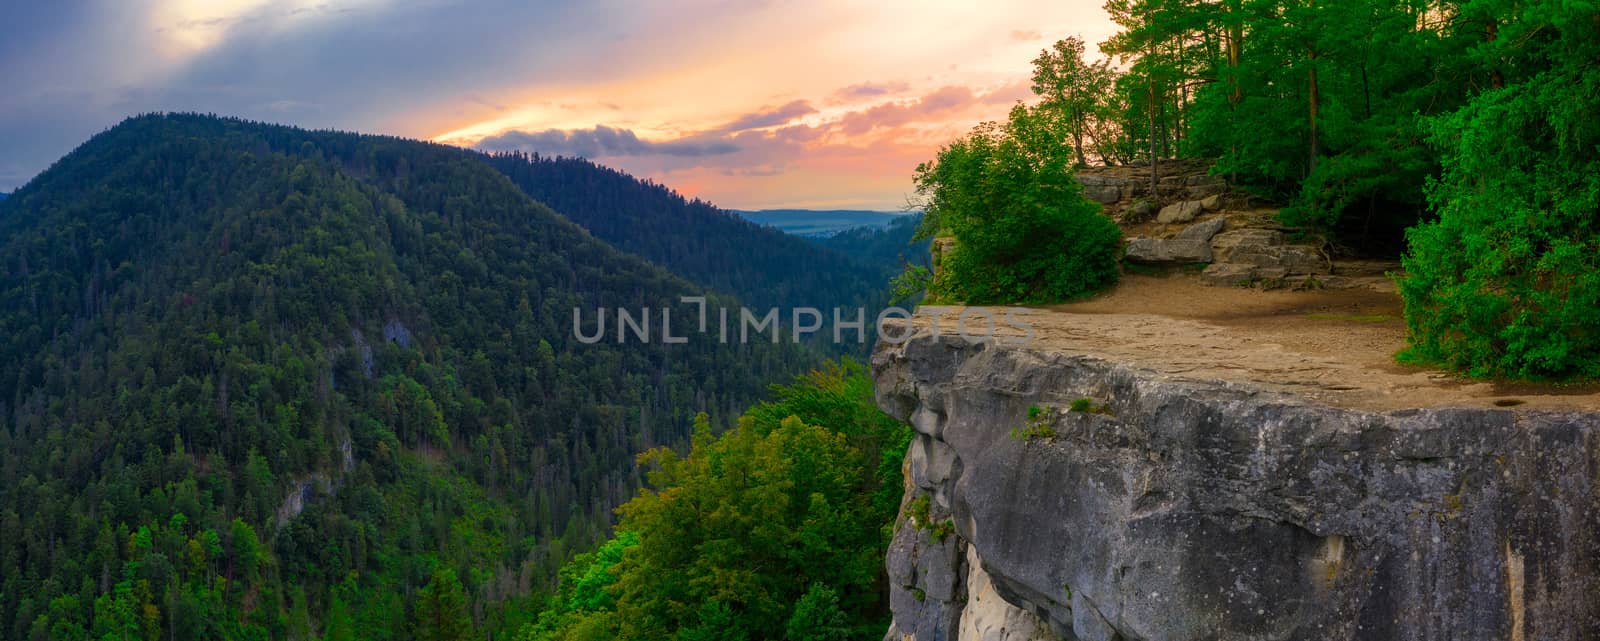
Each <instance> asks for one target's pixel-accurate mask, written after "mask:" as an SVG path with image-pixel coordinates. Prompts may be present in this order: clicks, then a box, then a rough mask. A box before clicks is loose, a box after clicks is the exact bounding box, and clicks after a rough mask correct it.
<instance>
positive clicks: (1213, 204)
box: [1200, 194, 1222, 211]
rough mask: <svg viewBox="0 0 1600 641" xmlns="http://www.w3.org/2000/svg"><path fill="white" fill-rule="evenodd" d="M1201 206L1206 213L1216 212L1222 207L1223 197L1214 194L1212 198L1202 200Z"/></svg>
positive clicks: (1207, 197)
mask: <svg viewBox="0 0 1600 641" xmlns="http://www.w3.org/2000/svg"><path fill="white" fill-rule="evenodd" d="M1200 206H1201V207H1202V208H1204V209H1205V210H1206V211H1216V210H1217V209H1218V208H1220V207H1221V206H1222V196H1221V195H1219V194H1212V195H1210V196H1206V197H1205V198H1201V199H1200Z"/></svg>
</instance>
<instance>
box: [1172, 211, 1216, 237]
mask: <svg viewBox="0 0 1600 641" xmlns="http://www.w3.org/2000/svg"><path fill="white" fill-rule="evenodd" d="M1227 225H1228V217H1226V216H1218V217H1216V218H1212V219H1211V220H1208V221H1205V222H1199V223H1195V224H1193V225H1190V226H1188V227H1184V228H1183V231H1180V232H1178V235H1177V236H1173V238H1176V239H1180V240H1199V241H1205V242H1207V243H1209V242H1210V241H1211V237H1212V236H1216V235H1217V232H1220V231H1222V228H1223V227H1226V226H1227Z"/></svg>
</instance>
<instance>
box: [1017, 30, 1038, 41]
mask: <svg viewBox="0 0 1600 641" xmlns="http://www.w3.org/2000/svg"><path fill="white" fill-rule="evenodd" d="M1043 37H1044V34H1042V33H1039V31H1038V30H1037V29H1013V30H1011V39H1012V40H1016V41H1017V42H1033V41H1035V40H1038V39H1040V38H1043Z"/></svg>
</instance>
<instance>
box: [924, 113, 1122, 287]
mask: <svg viewBox="0 0 1600 641" xmlns="http://www.w3.org/2000/svg"><path fill="white" fill-rule="evenodd" d="M1065 138H1066V135H1065V133H1064V132H1063V129H1062V123H1061V122H1060V121H1058V120H1057V119H1054V118H1052V117H1051V115H1050V113H1049V112H1046V111H1039V110H1030V109H1028V108H1026V107H1023V106H1021V105H1018V106H1016V107H1015V108H1013V109H1012V110H1011V118H1010V120H1009V121H1007V122H1006V123H1003V124H1001V123H994V122H988V123H984V124H982V125H979V126H978V127H977V128H976V129H974V130H973V131H972V133H970V134H968V135H967V137H966V138H963V139H961V140H958V141H955V142H952V143H950V144H948V145H946V146H945V147H944V148H942V149H940V150H939V156H938V158H937V159H935V160H934V161H932V162H928V163H923V164H922V165H919V166H918V167H917V177H916V184H917V193H918V194H919V195H921V197H922V198H923V199H924V200H925V202H924V208H925V210H926V212H927V213H926V214H925V215H924V217H923V222H922V225H923V227H922V233H923V235H925V236H927V235H936V234H941V233H948V234H949V235H951V236H954V237H955V239H956V242H957V244H956V246H955V247H954V248H953V249H951V250H949V251H948V252H946V253H945V255H944V256H943V257H942V258H941V260H940V264H939V273H938V275H937V276H936V277H935V278H934V280H933V284H932V287H931V289H930V291H929V293H930V294H931V295H933V296H934V297H935V298H937V299H939V300H942V301H953V302H965V303H968V304H974V305H981V304H995V303H1044V302H1054V301H1062V300H1068V299H1071V298H1076V297H1079V296H1083V295H1085V294H1089V293H1092V292H1094V291H1096V290H1099V289H1101V288H1103V287H1106V286H1108V285H1110V284H1112V283H1113V282H1115V281H1116V277H1117V258H1118V252H1119V251H1120V249H1121V232H1120V231H1119V230H1118V229H1117V226H1116V224H1115V223H1113V222H1111V220H1110V219H1109V218H1107V217H1106V216H1105V215H1104V214H1103V213H1102V212H1101V210H1100V205H1098V204H1096V203H1094V202H1092V201H1089V200H1088V199H1086V198H1084V196H1083V187H1082V186H1081V185H1079V184H1078V182H1077V181H1076V180H1074V179H1073V176H1072V166H1073V163H1074V158H1073V149H1072V147H1071V146H1070V145H1064V144H1062V140H1064V139H1065Z"/></svg>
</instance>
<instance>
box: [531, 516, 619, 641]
mask: <svg viewBox="0 0 1600 641" xmlns="http://www.w3.org/2000/svg"><path fill="white" fill-rule="evenodd" d="M638 544H639V535H638V534H636V533H634V532H619V533H617V536H616V537H614V538H612V539H611V540H609V541H606V543H605V544H604V545H602V546H600V548H599V549H597V550H595V551H594V552H588V553H584V554H579V555H577V556H575V557H573V558H572V560H571V561H569V562H567V564H566V565H565V566H562V568H561V573H560V582H559V584H558V587H557V590H556V593H555V595H554V596H553V597H552V598H551V599H550V602H549V603H548V604H547V605H546V606H545V608H544V610H543V611H541V612H540V613H539V618H538V620H536V621H535V622H534V623H532V624H529V625H527V626H524V627H523V629H522V631H521V632H519V633H518V637H517V638H518V639H519V640H520V641H550V640H553V639H585V638H603V639H613V638H615V637H616V632H617V624H616V615H615V610H616V596H615V595H614V594H612V592H611V590H612V586H613V585H615V584H616V582H617V573H616V567H617V564H619V563H621V562H622V555H623V554H624V553H625V552H627V551H628V549H629V548H632V547H634V546H636V545H638Z"/></svg>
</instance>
